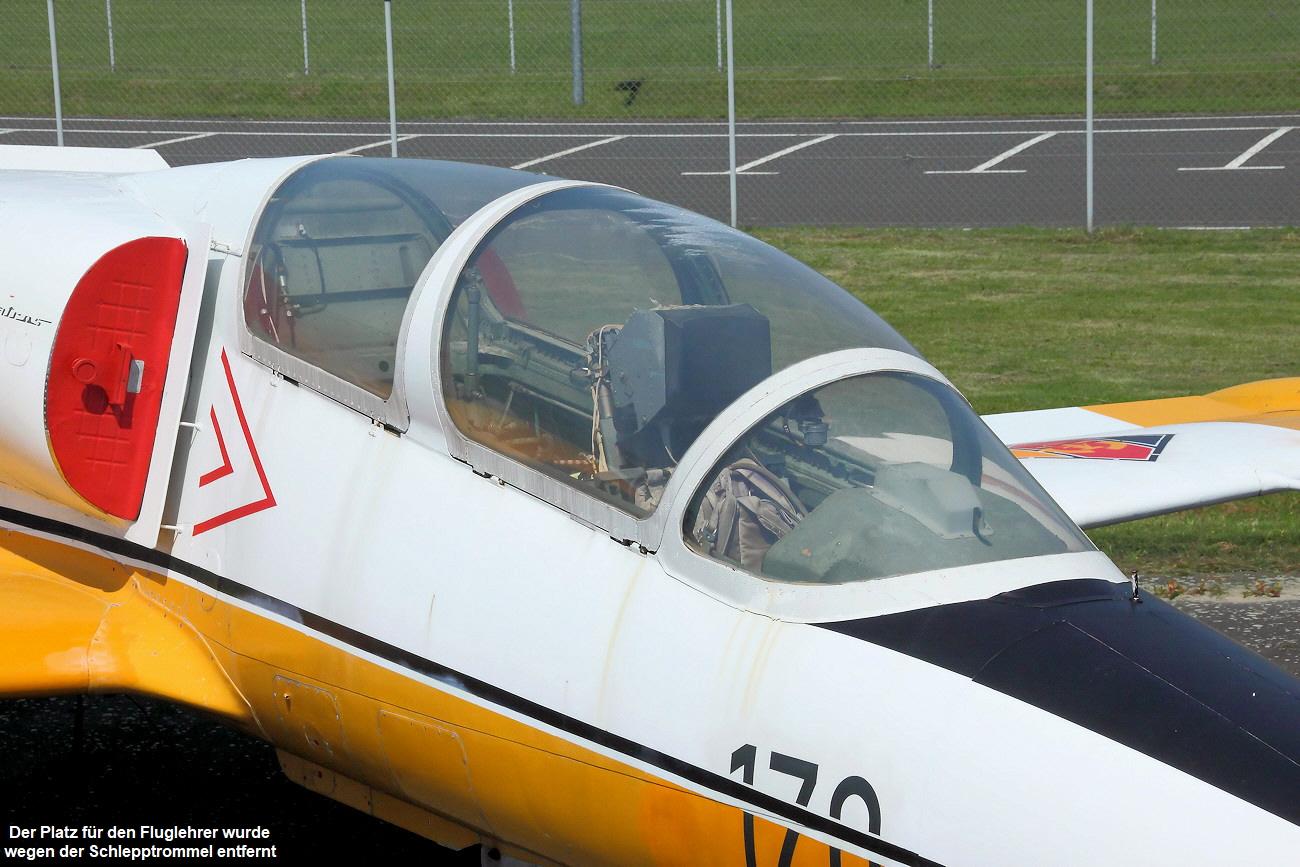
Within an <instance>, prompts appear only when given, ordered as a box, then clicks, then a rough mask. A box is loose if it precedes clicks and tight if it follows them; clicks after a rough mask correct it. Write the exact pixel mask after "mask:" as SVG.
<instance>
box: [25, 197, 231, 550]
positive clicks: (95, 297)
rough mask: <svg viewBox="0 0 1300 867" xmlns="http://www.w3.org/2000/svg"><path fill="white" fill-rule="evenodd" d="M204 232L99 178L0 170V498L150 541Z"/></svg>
mask: <svg viewBox="0 0 1300 867" xmlns="http://www.w3.org/2000/svg"><path fill="white" fill-rule="evenodd" d="M208 242H209V232H208V229H207V227H206V226H197V225H196V226H190V227H177V226H174V225H171V224H169V223H167V222H166V221H164V220H162V219H161V218H160V217H159V216H158V215H157V214H156V213H154V211H153V210H152V208H150V207H149V206H147V205H146V204H145V203H143V202H140V201H138V200H136V199H135V198H133V197H132V196H130V195H129V194H127V193H126V192H124V190H123V188H122V187H121V186H120V185H119V184H118V183H117V182H116V181H115V180H114V179H113V178H111V177H108V176H85V175H83V176H70V175H64V174H47V173H43V172H0V259H2V260H3V262H4V268H3V270H0V347H2V348H3V357H2V358H0V396H2V398H3V403H4V412H3V413H0V486H3V488H0V504H4V505H8V506H12V507H14V508H18V509H20V510H23V511H28V512H34V513H38V514H44V515H47V516H49V517H55V518H59V519H63V520H68V519H69V515H70V513H69V510H71V516H72V520H74V521H75V522H77V523H81V524H85V521H84V520H83V519H84V518H90V519H93V522H94V524H95V525H102V526H97V528H98V529H101V530H107V531H110V532H112V531H116V532H117V533H120V534H122V535H124V536H125V537H126V538H129V539H131V540H132V541H138V542H141V543H142V544H149V545H152V544H153V543H154V542H156V540H157V533H158V527H159V523H160V521H161V515H162V507H163V502H164V500H165V496H166V487H167V482H168V477H169V475H170V469H171V460H172V455H173V452H174V449H175V444H176V436H177V429H178V423H179V421H180V412H181V408H182V404H183V401H184V397H185V389H186V384H187V379H188V373H189V370H188V368H189V363H190V354H191V351H192V348H193V339H194V331H195V327H196V322H197V317H198V309H199V301H200V298H201V295H202V289H203V278H204V272H205V270H206V259H207V255H206V253H207V247H208Z"/></svg>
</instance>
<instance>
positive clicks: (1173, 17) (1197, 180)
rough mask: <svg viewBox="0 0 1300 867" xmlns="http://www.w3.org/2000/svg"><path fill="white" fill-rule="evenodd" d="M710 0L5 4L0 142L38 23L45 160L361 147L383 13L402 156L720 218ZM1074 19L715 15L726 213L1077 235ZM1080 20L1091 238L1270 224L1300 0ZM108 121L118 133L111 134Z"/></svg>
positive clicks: (920, 8)
mask: <svg viewBox="0 0 1300 867" xmlns="http://www.w3.org/2000/svg"><path fill="white" fill-rule="evenodd" d="M727 5H728V4H727V3H726V2H724V0H473V2H470V0H392V2H391V4H389V3H385V2H382V0H204V2H202V3H195V2H187V0H6V8H5V12H6V15H5V16H4V19H3V20H0V35H2V37H3V39H2V41H0V45H3V49H0V51H2V54H0V57H3V60H4V71H3V73H0V75H3V80H4V86H3V87H0V115H4V116H5V118H4V119H0V127H3V128H4V129H6V130H8V131H7V132H6V133H4V134H2V135H0V142H12V143H23V142H31V143H36V142H40V143H50V144H52V143H54V142H53V137H52V135H51V131H52V130H51V126H50V125H49V124H48V121H46V122H44V123H42V121H43V120H45V119H48V118H50V117H51V116H52V115H53V114H54V112H55V104H54V92H55V91H54V88H53V86H52V72H53V68H52V67H53V64H52V58H53V57H55V55H53V54H52V40H51V32H50V26H49V21H50V18H51V15H50V9H51V7H52V9H53V15H52V17H53V20H54V21H55V24H56V27H55V35H56V36H57V68H58V77H59V87H58V93H59V97H60V102H61V106H60V107H61V112H62V115H63V117H64V118H65V119H66V121H67V140H66V143H67V144H72V145H76V144H104V143H110V144H120V145H122V146H139V145H150V144H157V143H159V142H165V144H162V145H159V147H160V150H162V151H163V153H164V155H165V156H167V157H168V159H169V160H171V161H173V162H194V161H200V160H214V159H228V158H234V157H240V156H255V155H263V154H269V153H287V152H302V153H306V152H334V151H344V150H349V151H354V152H358V153H365V154H371V155H385V154H387V153H388V152H390V151H389V144H388V143H387V138H386V132H387V128H388V127H387V119H388V117H389V83H388V74H387V73H388V45H389V42H390V40H389V34H388V32H387V31H386V24H387V23H388V22H389V21H391V46H392V58H393V72H394V82H395V89H394V98H395V99H394V102H395V106H396V117H397V121H398V142H397V146H398V152H399V155H402V156H430V157H440V158H448V159H461V160H470V161H477V162H488V163H496V164H499V165H511V166H524V167H527V168H532V169H534V170H543V171H552V172H554V173H556V174H563V175H569V176H579V177H588V178H591V179H594V180H600V181H606V182H611V183H616V184H620V185H624V186H629V187H632V188H634V189H638V190H642V191H645V192H647V193H650V194H651V195H655V196H657V197H659V198H665V199H668V200H671V201H676V202H679V203H681V204H684V205H686V206H688V207H692V208H695V209H697V210H702V211H705V212H707V213H710V214H712V215H714V216H719V217H722V218H724V219H725V218H726V217H727V216H728V195H729V183H730V178H729V177H728V176H727V174H726V171H727V169H728V162H729V145H728V139H727V136H726V133H727V125H726V119H727V113H728V76H727V74H726V73H727V67H728V61H729V59H730V58H729V57H728V40H727V17H728V9H727ZM1086 8H1087V3H1086V2H1085V0H998V2H993V0H966V2H961V3H958V2H953V0H804V2H801V3H789V2H785V0H740V2H737V3H736V6H735V9H734V22H733V24H732V28H733V34H734V75H735V90H734V99H735V112H736V116H737V117H738V118H740V122H739V126H738V136H737V144H736V149H737V153H736V163H737V168H738V170H739V171H738V174H737V176H736V188H737V200H738V217H739V220H740V222H742V223H748V224H759V223H787V224H788V223H796V222H812V223H818V222H822V223H824V222H837V223H861V224H876V225H890V224H896V225H902V224H921V225H946V224H957V225H990V224H1007V223H1023V222H1035V223H1045V224H1054V225H1059V224H1073V225H1079V224H1082V223H1083V222H1084V219H1085V207H1086V206H1085V203H1084V197H1085V189H1086V187H1085V146H1084V136H1083V135H1082V132H1083V115H1084V111H1085V92H1086V77H1085V64H1086V60H1087V55H1086V51H1085V46H1086V36H1087V30H1086V21H1085V12H1086ZM1094 14H1095V23H1094V41H1095V80H1094V92H1095V111H1096V113H1097V115H1098V117H1099V118H1102V120H1101V121H1099V124H1098V128H1097V137H1096V154H1095V159H1096V166H1097V168H1096V184H1097V187H1096V189H1097V192H1096V207H1097V217H1098V219H1099V221H1101V222H1105V223H1125V222H1137V223H1153V224H1162V225H1177V224H1182V223H1188V222H1197V223H1202V222H1204V223H1214V222H1215V221H1216V220H1217V221H1218V222H1221V223H1223V222H1227V223H1232V224H1241V225H1261V224H1277V223H1294V222H1296V214H1295V210H1296V209H1297V202H1300V196H1297V195H1296V193H1297V192H1300V190H1296V189H1295V188H1294V186H1293V185H1291V184H1290V182H1289V177H1290V175H1291V174H1294V173H1295V172H1296V170H1297V168H1300V165H1297V163H1300V158H1298V155H1297V147H1300V145H1297V141H1300V133H1295V134H1290V135H1288V133H1290V127H1291V126H1292V125H1293V124H1295V118H1296V117H1297V115H1296V113H1295V112H1296V109H1297V107H1298V106H1297V105H1296V103H1297V98H1298V97H1300V4H1297V3H1295V2H1294V0H1104V2H1101V3H1098V4H1097V8H1096V10H1095V12H1094ZM1243 115H1249V116H1251V118H1253V120H1251V122H1237V123H1235V124H1227V123H1224V122H1222V118H1223V117H1224V116H1243ZM1182 117H1187V118H1194V119H1197V120H1194V121H1192V122H1186V123H1184V122H1178V123H1175V122H1173V121H1172V120H1171V118H1182ZM118 118H121V119H127V118H130V119H135V120H134V122H135V125H134V126H132V125H131V124H129V123H125V122H123V123H121V124H119V127H120V129H117V128H115V129H117V131H116V132H110V131H109V129H110V126H112V125H111V124H110V123H109V122H108V119H118ZM142 120H149V121H151V122H150V123H142V122H141V121H142ZM1144 120H1145V121H1149V122H1143V121H1144ZM327 122H328V123H327ZM1229 127H1231V129H1229ZM1175 128H1176V129H1175ZM1220 128H1222V129H1220ZM1184 129H1200V130H1202V132H1201V133H1199V134H1195V133H1193V132H1186V131H1183V130H1184ZM1142 130H1146V131H1142ZM1212 130H1213V131H1212ZM1278 130H1283V132H1281V133H1277V131H1278ZM1275 133H1277V137H1276V138H1274V139H1272V140H1270V141H1268V142H1267V143H1266V144H1265V146H1264V147H1262V148H1260V149H1259V150H1257V151H1255V152H1254V153H1251V154H1250V155H1249V156H1248V157H1246V159H1244V160H1242V159H1241V156H1242V155H1243V154H1247V152H1248V151H1251V149H1252V148H1254V147H1255V146H1256V145H1258V144H1259V143H1260V142H1262V141H1264V139H1266V138H1267V137H1268V136H1270V135H1274V134H1275ZM105 136H110V138H108V139H105ZM112 136H116V138H112ZM1017 148H1019V150H1017ZM556 154H561V156H555V155H556ZM1180 159H1181V160H1182V161H1183V162H1186V163H1191V164H1189V165H1182V164H1179V165H1174V164H1173V163H1175V162H1178V160H1180ZM1198 159H1199V162H1197V160H1198ZM1216 160H1217V162H1216ZM1234 160H1241V161H1240V164H1239V165H1237V166H1236V169H1233V168H1231V164H1232V163H1233V161H1234ZM1262 164H1267V165H1275V164H1276V165H1279V166H1282V167H1283V168H1281V169H1270V170H1267V171H1253V170H1254V169H1255V168H1257V167H1261V168H1262ZM1184 169H1186V170H1187V171H1184ZM1210 169H1217V170H1219V173H1218V174H1213V175H1212V174H1210V173H1208V171H1206V172H1201V171H1200V170H1210ZM1194 170H1195V171H1194ZM1237 170H1241V171H1239V172H1238V173H1237V174H1228V173H1230V172H1234V171H1237ZM1265 176H1267V178H1265ZM1228 178H1232V180H1231V181H1229V180H1228ZM1234 185H1235V186H1234ZM1237 187H1242V189H1237ZM1216 198H1222V199H1224V200H1225V202H1226V201H1227V200H1228V199H1231V200H1232V201H1231V204H1230V205H1229V204H1225V206H1224V210H1223V212H1222V214H1221V219H1220V218H1219V217H1213V216H1210V217H1206V216H1202V215H1201V213H1200V210H1197V209H1203V207H1204V205H1205V203H1206V201H1207V200H1211V201H1212V200H1214V199H1216ZM867 204H869V207H868V206H867ZM1193 204H1195V205H1196V207H1195V208H1193V207H1191V206H1192V205H1193Z"/></svg>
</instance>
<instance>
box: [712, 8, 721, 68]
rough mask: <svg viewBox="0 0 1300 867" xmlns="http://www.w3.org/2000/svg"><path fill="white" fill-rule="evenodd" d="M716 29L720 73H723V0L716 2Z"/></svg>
mask: <svg viewBox="0 0 1300 867" xmlns="http://www.w3.org/2000/svg"><path fill="white" fill-rule="evenodd" d="M713 5H714V7H715V8H714V10H713V16H714V29H715V30H716V31H717V33H718V72H721V71H722V0H714V4H713Z"/></svg>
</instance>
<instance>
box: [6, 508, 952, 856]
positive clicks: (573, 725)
mask: <svg viewBox="0 0 1300 867" xmlns="http://www.w3.org/2000/svg"><path fill="white" fill-rule="evenodd" d="M0 522H3V523H4V524H11V525H15V526H18V527H23V528H27V529H29V530H35V531H37V532H41V533H45V534H48V535H52V536H59V537H62V538H65V539H70V540H73V541H77V542H80V543H82V544H85V545H90V546H93V547H95V548H97V549H99V550H100V551H102V552H104V553H107V554H119V555H121V556H125V557H130V558H132V559H135V560H139V561H141V562H144V563H147V564H149V565H151V566H154V567H156V568H159V569H164V570H168V571H172V572H176V573H179V574H181V575H184V576H186V577H188V578H190V579H191V580H194V581H196V582H198V583H200V584H203V585H205V586H208V587H211V588H212V589H214V590H216V591H217V592H218V593H222V594H226V595H228V596H230V597H232V598H235V599H239V600H241V601H243V602H247V603H250V604H252V605H253V606H254V607H257V608H261V609H263V610H265V611H268V612H270V613H273V614H277V615H280V616H282V617H285V618H286V619H288V620H290V621H292V622H294V623H297V624H298V625H300V626H302V627H303V628H304V629H307V630H310V631H312V632H316V633H318V634H320V635H324V636H328V637H330V638H333V639H335V640H337V641H340V642H341V643H343V644H345V645H347V646H350V647H352V648H354V649H356V650H360V651H363V652H366V653H370V654H373V655H374V656H376V657H379V658H381V659H384V660H386V661H387V662H390V663H393V664H395V665H397V666H400V667H402V668H405V669H408V670H410V671H413V672H415V673H417V674H420V675H423V676H425V677H428V678H431V679H433V680H436V681H438V682H439V683H441V684H443V685H445V686H449V687H452V688H454V689H456V690H460V691H463V692H465V693H467V694H469V695H471V696H474V697H475V698H478V699H480V700H483V701H486V702H489V703H491V704H495V705H497V706H499V707H502V708H507V709H509V710H512V711H515V712H517V713H520V714H522V715H524V716H525V717H528V718H529V719H532V720H535V721H537V722H539V723H542V724H544V725H548V726H550V727H552V728H554V729H557V730H559V731H563V732H566V733H567V734H570V735H574V736H576V737H580V738H582V739H584V740H587V741H589V742H591V743H594V744H599V745H601V746H603V747H605V748H607V749H610V750H612V751H614V752H616V753H619V754H621V755H624V756H627V757H629V758H632V759H635V760H637V761H640V762H644V763H645V764H648V765H650V766H652V767H656V768H659V769H660V770H664V771H667V772H669V773H671V774H674V775H676V776H678V777H680V778H681V779H683V780H688V781H690V782H692V783H695V784H696V785H699V786H702V787H703V788H705V789H707V790H709V791H712V792H716V793H717V794H721V795H725V796H727V797H729V798H732V799H734V800H736V801H740V802H743V803H747V804H749V805H751V806H754V807H757V808H759V809H762V810H764V811H766V812H768V813H770V814H771V815H774V816H779V817H781V818H783V819H787V820H789V821H792V822H797V823H799V824H801V825H803V826H805V827H808V828H811V829H814V830H817V831H820V832H822V833H824V834H826V835H828V836H830V837H832V838H834V839H838V840H842V841H844V842H846V843H850V844H852V845H854V846H859V847H861V848H862V849H865V850H867V851H870V852H873V853H874V854H877V855H881V856H884V857H887V858H891V859H893V860H894V861H897V862H898V863H900V864H906V865H909V867H943V865H941V864H940V863H939V862H937V861H932V860H930V859H928V858H926V857H924V856H922V855H920V854H918V853H915V852H912V851H911V850H909V849H906V848H903V847H902V846H899V845H898V844H895V843H890V842H889V841H887V840H884V839H882V838H879V837H875V836H872V835H870V834H868V833H866V832H863V831H859V830H857V829H855V828H850V827H848V826H847V825H842V824H840V823H838V822H835V821H834V820H831V819H828V818H825V817H822V816H818V815H817V814H815V813H811V812H808V811H806V810H803V809H801V808H799V807H797V806H795V805H793V804H789V803H786V802H785V801H782V800H780V799H778V798H775V797H773V796H770V795H767V794H764V793H763V792H759V791H757V790H755V789H753V788H751V787H748V786H745V785H744V784H743V783H740V782H738V781H736V780H731V779H728V778H727V777H724V776H721V775H719V774H716V773H714V772H712V771H709V770H707V769H705V768H702V767H698V766H696V765H693V764H691V763H689V762H686V761H683V760H681V759H677V758H675V757H673V756H670V755H667V754H666V753H661V752H659V751H658V750H655V749H652V748H650V747H647V746H645V745H644V744H640V743H637V742H636V741H632V740H629V739H627V738H624V737H621V736H620V735H616V734H614V733H613V732H608V731H604V730H603V729H599V728H596V727H595V726H592V725H590V724H589V723H585V722H583V721H581V720H578V719H575V718H573V717H570V716H567V715H565V714H562V713H559V712H558V711H555V710H552V709H551V708H548V707H545V706H544V705H540V704H537V703H536V702H533V701H531V700H529V699H527V698H524V697H523V696H519V695H515V694H514V693H511V692H509V691H507V690H504V689H502V688H500V687H498V686H495V685H493V684H490V683H487V682H486V681H482V680H479V679H477V678H475V677H471V676H469V675H466V674H462V673H461V672H458V671H455V670H453V669H451V668H448V667H447V666H445V665H442V664H441V663H438V662H435V661H434V660H431V659H426V658H424V657H422V656H419V655H418V654H414V653H411V652H410V651H406V650H402V649H401V648H399V647H395V646H393V645H390V644H387V643H385V642H383V641H379V640H378V639H375V638H372V637H370V636H367V635H364V634H363V633H359V632H356V631H355V630H353V629H351V628H349V627H347V626H343V625H342V624H339V623H335V622H333V621H330V620H327V619H326V618H324V617H320V616H319V615H316V614H313V613H312V612H310V611H305V610H303V609H300V608H297V607H295V606H292V605H289V604H288V603H286V602H284V601H282V600H280V599H276V598H275V597H272V596H269V595H267V594H265V593H261V592H260V591H258V590H256V589H254V588H251V587H246V586H244V585H242V584H240V583H238V582H236V581H233V580H232V579H230V578H226V577H224V576H221V575H218V574H217V573H215V572H211V571H209V570H207V569H204V568H202V567H201V566H197V565H195V564H193V563H189V562H187V561H185V560H181V559H179V558H177V557H174V556H172V555H170V554H166V553H164V552H162V551H159V550H156V549H153V548H146V547H144V546H142V545H137V544H136V543H134V542H130V541H127V540H125V539H121V538H118V537H114V536H108V535H105V534H102V533H97V532H95V531H93V530H87V529H84V528H81V527H76V526H73V525H70V524H65V523H63V522H61V521H57V520H54V519H51V518H44V517H41V516H38V515H31V514H28V513H25V512H19V511H16V510H13V509H8V508H5V507H0Z"/></svg>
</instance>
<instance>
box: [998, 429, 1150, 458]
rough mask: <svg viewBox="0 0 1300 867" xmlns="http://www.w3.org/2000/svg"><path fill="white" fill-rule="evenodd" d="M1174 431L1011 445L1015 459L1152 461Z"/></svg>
mask: <svg viewBox="0 0 1300 867" xmlns="http://www.w3.org/2000/svg"><path fill="white" fill-rule="evenodd" d="M1173 438H1174V435H1173V434H1135V435H1133V436H1122V437H1096V438H1092V439H1077V440H1054V441H1052V442H1046V443H1022V444H1020V445H1015V446H1012V447H1011V454H1013V455H1015V456H1016V457H1018V458H1085V459H1088V460H1103V461H1154V460H1156V459H1157V458H1159V457H1160V453H1161V452H1162V451H1164V448H1165V446H1166V445H1168V443H1169V441H1170V440H1171V439H1173Z"/></svg>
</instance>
